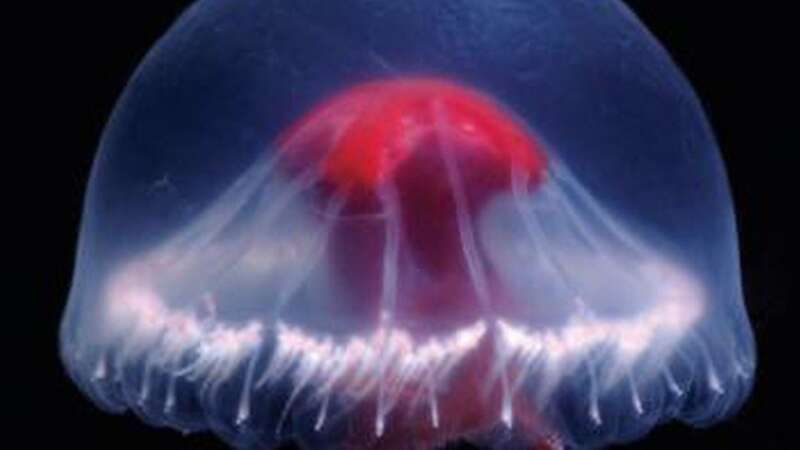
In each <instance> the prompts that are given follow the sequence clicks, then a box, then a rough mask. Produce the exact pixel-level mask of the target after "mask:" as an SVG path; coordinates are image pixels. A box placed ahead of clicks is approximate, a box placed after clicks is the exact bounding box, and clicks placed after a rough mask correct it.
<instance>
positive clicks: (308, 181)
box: [61, 0, 755, 449]
mask: <svg viewBox="0 0 800 450" xmlns="http://www.w3.org/2000/svg"><path fill="white" fill-rule="evenodd" d="M740 285H741V283H740V274H739V267H738V250H737V243H736V229H735V221H734V212H733V206H732V201H731V197H730V194H729V191H728V186H727V180H726V175H725V172H724V168H723V164H722V161H721V159H720V155H719V152H718V149H717V146H716V144H715V141H714V137H713V134H712V132H711V130H710V127H709V124H708V122H707V120H706V118H705V116H704V114H703V111H702V108H701V106H700V103H699V102H698V100H697V98H696V96H695V94H694V93H693V91H692V89H691V87H690V85H689V84H688V82H687V81H686V80H685V78H684V77H683V76H682V75H681V74H680V72H679V70H678V69H677V68H676V66H675V64H674V63H673V62H672V61H671V59H670V57H669V56H668V54H667V53H666V51H665V50H664V49H663V48H662V47H661V46H660V45H659V44H658V43H657V42H656V41H655V39H654V38H653V37H652V36H651V35H650V34H649V33H648V32H647V30H646V29H645V28H644V27H643V25H642V24H641V23H640V22H639V21H638V20H637V19H636V17H635V16H634V15H633V14H632V13H631V12H630V11H629V10H628V9H626V7H625V6H624V5H622V4H621V3H620V2H618V1H614V0H605V1H593V2H589V1H578V0H518V1H512V2H507V1H498V2H494V1H478V0H469V1H467V0H463V1H455V0H452V1H451V0H440V1H427V0H407V1H402V2H393V1H382V0H378V1H366V0H348V1H339V2H325V1H311V0H293V1H287V0H275V1H267V0H201V1H199V2H197V3H195V4H194V5H192V6H191V7H190V8H189V9H188V10H187V11H185V12H184V13H183V14H182V15H181V17H180V18H179V20H178V21H177V23H176V24H175V25H174V26H173V27H172V28H171V29H170V31H169V32H168V33H166V35H165V36H164V37H163V38H162V39H161V40H160V41H159V42H158V43H157V45H156V46H155V47H154V49H153V50H152V51H151V52H150V53H149V54H148V56H147V57H146V58H145V60H144V62H143V63H142V64H141V66H140V67H139V69H138V70H137V71H136V72H135V74H134V76H133V77H132V80H131V81H130V83H129V85H128V86H127V89H126V91H125V92H124V94H123V95H122V97H121V99H120V101H119V103H118V105H117V107H116V109H115V111H114V113H113V115H112V117H111V119H110V122H109V124H108V126H107V128H106V130H105V132H104V135H103V137H102V140H101V143H100V149H99V151H98V154H97V157H96V161H95V163H94V167H93V171H92V175H91V180H90V184H89V186H88V193H87V197H86V202H85V210H84V214H83V221H82V226H81V234H80V240H79V245H78V252H77V262H76V270H75V276H74V281H73V285H72V289H71V293H70V299H69V303H68V306H67V308H66V311H65V315H64V320H63V323H62V334H61V352H62V358H63V360H64V362H65V366H66V367H67V369H68V372H69V374H70V376H71V377H72V378H73V379H74V381H75V382H76V383H77V384H78V386H80V388H81V389H82V390H83V391H84V392H85V393H86V394H87V395H88V396H89V397H91V399H93V400H94V401H95V402H96V403H97V404H98V405H99V406H101V407H102V408H104V409H107V410H109V411H111V412H124V411H133V412H134V413H135V414H137V415H138V416H140V417H141V418H142V419H143V420H145V421H147V422H148V423H151V424H153V425H155V426H167V427H171V428H175V429H178V430H181V431H186V432H192V431H209V430H210V431H212V432H214V433H216V434H217V435H219V436H220V437H221V438H222V439H224V440H225V441H226V442H228V443H229V444H230V445H232V446H234V447H237V448H258V449H266V448H271V447H273V446H277V445H280V444H281V443H282V442H285V441H288V440H294V441H295V442H297V443H299V444H300V445H304V446H306V447H307V448H315V449H316V448H356V449H358V448H381V449H390V448H435V447H437V446H441V445H444V444H446V443H448V442H450V441H455V440H460V439H466V440H471V441H474V442H476V443H479V444H482V445H487V446H489V447H492V448H508V449H512V448H551V449H560V448H598V447H603V446H606V445H609V444H612V443H618V442H628V441H632V440H635V439H637V438H639V437H641V436H643V435H644V434H646V433H647V432H648V431H649V430H651V429H652V428H653V427H654V426H656V425H658V424H659V423H663V422H665V421H669V420H673V419H675V420H681V421H684V422H686V423H689V424H692V425H700V426H706V425H709V424H711V423H714V422H716V421H718V420H722V419H724V418H726V417H728V416H730V415H731V414H733V413H735V412H736V410H737V409H738V408H739V406H740V405H741V404H742V402H743V401H744V399H745V398H746V397H747V394H748V392H749V390H750V388H751V386H752V381H753V374H754V369H755V355H754V345H753V338H752V332H751V330H750V326H749V323H748V318H747V316H746V312H745V309H744V305H743V298H742V293H741V286H740Z"/></svg>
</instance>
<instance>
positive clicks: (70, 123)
mask: <svg viewBox="0 0 800 450" xmlns="http://www.w3.org/2000/svg"><path fill="white" fill-rule="evenodd" d="M387 1H389V0H387ZM51 3H56V2H51ZM57 3H59V5H49V6H45V5H42V6H41V11H36V12H35V14H34V15H33V16H32V17H35V19H32V20H30V21H29V22H25V23H23V24H22V25H24V27H25V28H26V30H27V34H17V35H16V36H15V37H16V39H18V42H12V45H15V46H17V48H18V50H21V53H23V54H24V56H23V58H22V59H20V64H17V65H15V66H14V67H15V68H17V69H19V70H20V71H21V72H20V73H19V74H21V75H22V77H23V78H26V79H27V80H22V83H23V84H21V85H19V86H21V87H20V88H19V90H20V91H21V92H22V93H23V95H25V96H26V101H25V106H24V108H25V110H24V112H23V110H22V109H20V111H19V112H18V113H17V117H18V118H23V119H25V122H28V123H27V124H28V125H33V126H32V129H31V130H30V131H29V132H27V133H28V135H27V137H26V140H25V142H26V145H24V146H22V148H19V149H18V151H19V152H20V153H22V154H23V156H30V157H32V158H33V161H32V162H31V163H28V164H27V165H15V164H9V165H8V167H9V169H7V171H9V172H12V173H11V174H10V176H11V177H12V179H16V178H15V177H19V180H18V181H17V182H15V183H13V184H14V187H13V188H12V189H11V191H9V197H12V198H13V199H14V200H16V201H20V200H21V201H20V202H19V203H20V205H16V204H15V203H16V202H15V201H12V204H13V205H14V208H16V209H17V210H18V212H19V213H20V214H19V215H20V216H21V217H24V218H26V219H30V223H28V222H27V221H24V222H23V223H22V227H23V230H22V238H21V239H20V242H19V243H18V244H21V245H20V246H21V247H23V248H24V251H23V252H21V253H20V258H19V261H21V262H22V264H19V265H18V266H19V268H20V269H22V270H20V274H19V277H17V276H12V278H15V279H13V280H11V281H12V286H13V283H15V282H19V281H22V282H23V283H24V285H23V287H22V289H21V290H20V292H21V293H22V296H20V295H16V297H18V298H14V296H11V295H9V296H8V298H6V299H4V300H5V302H4V305H5V306H6V308H7V309H6V310H5V311H9V312H10V314H9V316H8V317H6V322H7V323H8V324H9V326H8V327H6V330H7V331H8V330H10V331H12V332H13V334H12V335H11V336H10V337H9V338H8V339H10V341H9V342H10V345H9V346H8V347H10V348H11V355H10V356H11V357H12V358H13V359H7V362H6V363H4V366H3V367H4V368H5V369H6V370H5V371H4V372H5V373H6V374H11V376H12V377H19V379H18V380H14V381H12V382H11V383H10V384H7V385H6V386H5V389H4V391H6V392H7V394H6V395H7V397H6V402H7V404H6V405H5V408H3V411H4V415H5V414H7V415H8V418H10V419H11V422H10V423H12V424H14V423H15V422H17V421H18V422H19V423H20V425H19V426H18V427H17V426H14V427H8V428H7V429H6V430H4V431H6V433H4V434H5V435H6V436H13V435H16V434H17V433H19V436H24V441H20V442H24V445H19V447H27V448H38V447H40V446H41V445H43V444H46V443H47V444H49V445H48V447H52V446H53V444H57V445H58V446H59V447H64V448H79V449H82V450H93V449H110V450H111V449H113V450H126V449H154V450H214V449H223V448H225V447H224V446H223V445H222V444H220V443H218V442H217V441H216V440H215V439H214V438H212V437H209V436H189V437H184V436H181V435H180V434H178V433H175V432H173V431H168V430H158V429H153V428H151V427H148V426H146V425H144V424H142V423H140V422H139V420H138V419H135V418H133V417H131V416H112V415H108V414H105V413H103V412H101V411H100V410H98V409H96V408H95V407H94V406H93V405H92V404H91V403H90V402H89V401H88V400H86V399H85V398H84V397H83V396H82V395H81V394H80V393H79V392H78V390H77V389H76V388H75V387H74V386H73V385H72V384H71V382H69V380H68V379H67V377H66V376H65V375H64V373H63V369H62V368H61V365H60V362H59V360H58V356H57V336H56V332H57V328H58V323H59V320H60V315H61V312H62V309H63V307H64V304H65V301H66V296H67V291H68V288H69V282H70V278H71V276H72V264H73V259H74V252H75V245H76V239H77V230H78V225H79V221H80V211H81V207H82V199H83V193H84V190H85V188H86V181H87V178H88V172H89V169H90V166H91V163H92V158H93V155H94V151H95V148H96V146H97V142H98V140H99V137H100V134H101V131H102V128H103V126H104V124H105V121H106V119H107V117H108V115H109V113H110V111H111V109H112V107H113V105H114V102H115V100H116V98H117V97H118V95H119V94H120V93H121V91H122V89H123V87H124V85H125V83H126V80H127V79H128V77H129V76H130V74H131V73H132V71H133V70H134V68H135V67H136V66H137V64H138V62H139V61H140V60H141V58H142V57H143V56H144V54H145V52H146V51H147V50H148V49H149V48H150V47H151V46H152V44H153V43H154V41H155V40H156V39H157V38H158V37H159V36H160V35H161V34H162V33H164V32H165V30H166V29H167V27H168V26H169V25H170V23H171V22H172V21H173V20H174V19H175V17H176V16H177V15H178V14H179V12H180V11H181V10H182V9H183V8H184V7H185V6H186V5H187V4H188V3H189V1H188V0H184V1H168V0H152V1H145V0H113V1H107V2H98V3H92V2H57ZM62 3H63V4H62ZM627 3H628V4H629V5H630V6H631V7H632V8H633V9H634V10H635V11H636V13H637V14H638V15H639V16H640V18H641V19H642V20H643V21H644V22H645V24H646V25H647V26H648V27H649V28H650V29H651V30H652V31H653V33H654V34H655V35H656V36H657V37H658V38H659V39H660V40H661V41H662V43H663V44H664V45H665V46H666V47H667V49H668V50H669V51H670V53H671V54H672V55H673V57H674V59H675V60H676V62H677V63H678V64H679V65H680V66H681V68H682V69H683V70H684V72H685V74H686V75H687V77H688V78H689V79H690V81H691V82H692V83H693V85H694V87H695V88H696V90H697V92H698V95H699V97H700V98H701V100H702V101H703V104H704V106H705V108H706V111H707V113H708V115H709V117H710V120H711V122H712V124H713V127H714V129H715V131H716V135H717V138H718V140H719V143H720V146H721V148H722V152H723V158H724V160H725V163H726V165H727V168H728V173H729V176H730V179H731V184H732V189H733V195H734V200H735V203H736V208H737V214H738V216H737V221H738V225H739V231H740V245H741V260H742V270H743V277H744V290H745V295H746V298H747V306H748V309H749V313H750V317H751V318H752V321H753V325H754V328H755V333H756V339H757V343H758V350H759V366H758V374H757V383H756V386H755V390H754V392H753V395H752V397H751V399H750V401H749V402H748V403H747V404H746V405H745V407H744V409H743V410H742V411H741V413H740V414H739V415H737V416H736V417H734V418H733V419H731V420H730V421H728V422H725V423H722V424H719V425H716V426H714V427H712V428H710V429H704V430H696V429H691V428H688V427H685V426H683V425H680V424H671V425H667V426H663V427H660V428H658V429H656V430H655V431H653V432H652V433H651V434H650V435H649V436H648V437H647V438H646V439H644V440H643V441H641V442H638V443H636V444H634V445H632V446H628V447H625V448H633V449H664V450H695V449H697V450H701V449H702V450H708V449H786V448H791V447H792V446H793V445H794V444H795V441H794V440H793V441H790V437H789V435H790V432H791V431H792V427H793V426H797V424H796V422H795V420H794V419H795V417H796V411H797V409H796V408H795V407H794V406H795V405H794V403H793V401H792V400H790V399H789V397H790V396H791V397H794V396H795V395H796V393H795V391H794V390H793V387H795V386H794V385H793V384H790V379H792V380H794V379H796V377H795V374H796V372H795V370H794V368H793V361H792V360H793V359H795V358H796V357H797V356H798V350H797V345H796V343H795V342H796V341H795V340H792V339H794V338H795V336H794V335H790V333H789V330H790V327H793V326H795V325H794V321H793V320H792V317H791V316H790V313H789V310H788V304H789V296H790V292H791V291H792V288H794V287H796V286H797V283H796V282H795V278H794V276H795V272H796V271H797V268H798V264H797V262H796V260H793V259H790V250H789V235H790V234H789V233H790V231H791V232H794V231H795V230H796V229H797V228H796V227H795V226H794V223H793V222H794V221H793V219H792V217H791V216H792V212H793V211H792V210H793V209H796V206H797V205H798V201H797V198H796V197H795V195H794V194H796V193H797V191H798V189H797V188H796V187H795V178H796V176H795V173H796V172H797V170H798V169H797V167H798V165H797V163H798V162H800V158H798V156H797V151H798V146H797V145H796V141H795V140H794V139H793V138H794V136H792V135H790V133H789V131H790V130H789V122H790V121H794V120H795V119H794V118H795V117H796V116H797V114H798V113H797V112H796V110H793V108H792V106H793V105H792V104H791V103H790V100H789V95H790V91H791V90H792V89H791V86H790V84H789V83H788V82H787V80H786V79H788V78H789V77H788V74H786V70H787V67H788V64H786V62H787V61H789V60H792V59H796V56H797V53H798V49H797V48H794V49H790V48H789V47H790V46H791V45H792V44H791V41H790V39H791V35H792V33H790V27H789V26H787V25H784V24H783V23H782V22H783V20H782V18H783V17H792V15H791V14H789V12H788V11H781V10H778V9H770V8H768V7H767V8H765V7H763V6H759V5H757V4H754V3H753V2H734V1H731V2H714V1H684V2H681V1H657V0H649V1H647V0H642V1H638V0H637V1H634V0H628V1H627ZM763 3H764V4H768V5H771V6H772V7H773V8H774V7H775V5H778V4H779V2H763ZM14 20H15V18H14V17H13V16H9V17H6V21H7V22H13V21H14ZM19 20H21V21H23V20H27V19H19ZM28 46H30V48H28ZM795 47H796V45H795ZM784 78H786V79H784ZM26 82H27V83H26ZM27 85H31V87H30V88H27V87H26V86H27ZM16 86H17V85H11V86H10V88H11V89H12V90H13V89H14V88H15V87H16ZM7 87H9V86H7ZM21 108H22V107H21ZM31 111H32V113H31V114H25V113H28V112H31ZM28 119H29V120H28ZM12 123H13V122H12ZM12 131H13V130H12ZM6 151H7V152H12V150H11V149H6ZM11 168H19V170H15V169H11ZM29 168H34V169H35V170H28V169H29ZM14 172H21V173H14ZM7 178H8V177H7ZM13 244H14V243H12V245H13ZM792 256H793V255H792ZM6 273H8V274H11V275H13V274H14V273H15V272H6ZM14 308H20V309H21V312H22V313H23V314H22V316H18V315H17V312H18V311H17V310H15V309H14ZM28 313H32V314H33V316H32V317H31V318H28V317H27V314H28ZM17 317H22V318H21V319H16V318H17ZM16 353H19V355H17V354H16ZM0 398H2V397H0ZM9 403H10V404H9ZM5 423H9V422H5ZM8 439H11V438H8ZM0 447H2V448H7V447H6V445H4V444H2V443H0ZM17 447H18V446H17V445H12V446H10V447H8V448H17ZM453 448H462V447H458V446H454V447H453ZM463 448H470V447H466V446H464V447H463Z"/></svg>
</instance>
